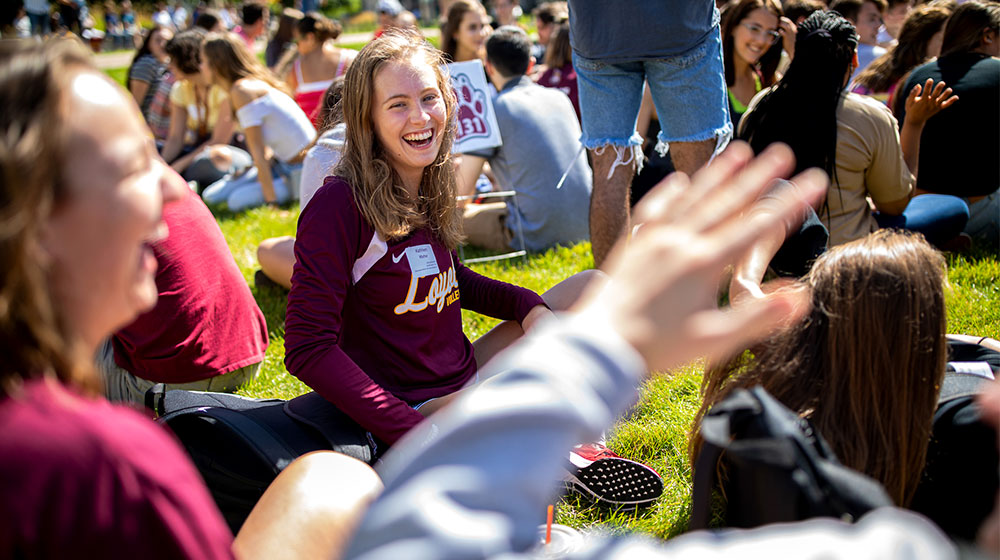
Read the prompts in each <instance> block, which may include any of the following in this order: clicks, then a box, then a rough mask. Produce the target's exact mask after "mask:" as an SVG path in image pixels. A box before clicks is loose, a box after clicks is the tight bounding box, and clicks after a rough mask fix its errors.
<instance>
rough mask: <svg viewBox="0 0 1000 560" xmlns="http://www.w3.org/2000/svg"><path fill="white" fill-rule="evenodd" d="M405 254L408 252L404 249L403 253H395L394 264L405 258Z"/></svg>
mask: <svg viewBox="0 0 1000 560" xmlns="http://www.w3.org/2000/svg"><path fill="white" fill-rule="evenodd" d="M405 254H406V251H403V252H402V253H400V254H399V256H396V255H393V256H392V262H393V264H395V263H398V262H399V259H401V258H403V255H405Z"/></svg>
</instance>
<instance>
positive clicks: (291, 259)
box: [257, 236, 295, 288]
mask: <svg viewBox="0 0 1000 560" xmlns="http://www.w3.org/2000/svg"><path fill="white" fill-rule="evenodd" d="M257 262H258V263H260V269H261V270H263V271H264V274H265V275H267V277H268V278H270V279H271V280H273V281H274V282H276V283H278V284H281V285H282V286H284V287H286V288H291V287H292V268H293V267H294V266H295V238H294V237H290V236H284V237H272V238H270V239H265V240H264V241H261V243H260V245H259V246H257Z"/></svg>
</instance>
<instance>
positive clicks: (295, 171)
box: [201, 162, 302, 212]
mask: <svg viewBox="0 0 1000 560" xmlns="http://www.w3.org/2000/svg"><path fill="white" fill-rule="evenodd" d="M301 172H302V164H301V163H296V164H290V163H283V162H275V163H274V164H273V165H272V166H271V177H272V178H273V181H272V182H273V184H274V195H275V197H276V198H277V201H278V203H279V204H285V203H286V202H288V201H289V200H291V199H292V198H293V193H294V192H295V191H296V190H297V183H298V179H299V175H301ZM201 198H202V199H204V200H205V203H206V204H209V205H218V204H222V203H223V202H225V203H226V205H227V206H228V207H229V210H230V211H231V212H239V211H241V210H246V209H247V208H256V207H257V206H263V205H264V192H263V191H262V190H261V186H260V182H259V181H258V180H257V168H256V167H251V168H250V169H248V170H247V172H246V173H244V174H243V175H240V176H239V177H232V176H229V175H227V176H226V177H223V178H222V179H219V180H218V181H216V182H214V183H212V184H211V185H209V186H208V188H206V189H205V190H204V192H202V193H201Z"/></svg>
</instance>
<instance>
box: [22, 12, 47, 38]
mask: <svg viewBox="0 0 1000 560" xmlns="http://www.w3.org/2000/svg"><path fill="white" fill-rule="evenodd" d="M28 21H29V22H30V23H31V34H32V35H48V34H49V33H51V31H52V30H51V28H50V27H49V14H47V13H45V14H34V13H31V12H28Z"/></svg>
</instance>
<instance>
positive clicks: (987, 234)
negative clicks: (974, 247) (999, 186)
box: [965, 190, 1000, 249]
mask: <svg viewBox="0 0 1000 560" xmlns="http://www.w3.org/2000/svg"><path fill="white" fill-rule="evenodd" d="M966 202H968V200H966ZM965 233H968V234H969V235H971V236H972V237H975V238H976V239H977V240H978V241H982V242H984V243H986V244H987V247H991V248H993V249H997V248H1000V190H998V191H993V194H990V195H987V196H986V198H983V199H981V200H979V201H977V202H973V203H971V204H969V223H967V224H965Z"/></svg>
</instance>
